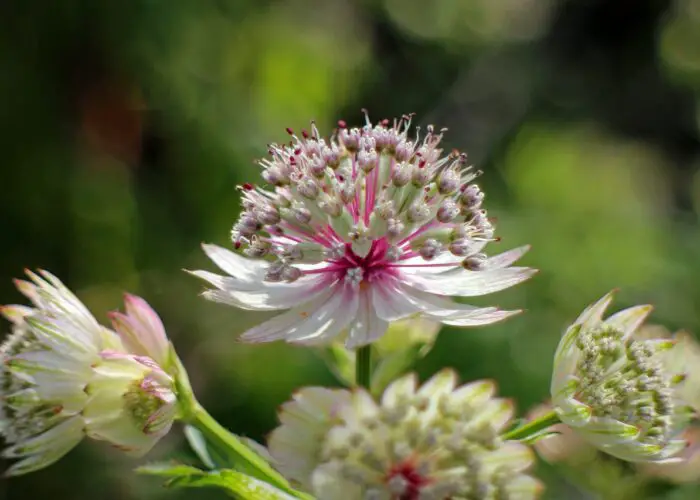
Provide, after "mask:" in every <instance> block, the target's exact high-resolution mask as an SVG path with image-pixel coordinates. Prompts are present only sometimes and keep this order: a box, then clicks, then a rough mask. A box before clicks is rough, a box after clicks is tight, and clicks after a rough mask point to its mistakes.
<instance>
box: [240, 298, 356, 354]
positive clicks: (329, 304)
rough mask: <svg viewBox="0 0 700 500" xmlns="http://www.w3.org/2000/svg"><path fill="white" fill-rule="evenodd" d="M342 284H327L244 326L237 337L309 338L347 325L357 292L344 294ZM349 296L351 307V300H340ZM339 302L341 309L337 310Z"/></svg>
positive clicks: (264, 339)
mask: <svg viewBox="0 0 700 500" xmlns="http://www.w3.org/2000/svg"><path fill="white" fill-rule="evenodd" d="M345 288H346V287H345V285H344V284H336V285H335V286H332V287H330V288H327V289H325V290H324V291H322V292H321V294H320V295H319V296H318V297H316V298H315V299H313V300H311V301H309V302H307V303H305V304H303V305H301V306H299V307H295V308H294V309H291V310H290V311H287V312H285V313H283V314H280V315H279V316H276V317H274V318H272V319H271V320H269V321H266V322H265V323H263V324H261V325H258V326H256V327H254V328H252V329H250V330H248V331H247V332H245V333H244V334H243V335H242V336H241V340H244V341H246V342H270V341H273V340H287V341H300V342H306V341H311V342H313V341H314V339H317V340H320V339H318V336H324V337H325V335H324V333H325V334H326V335H330V334H331V332H335V334H337V333H339V332H340V330H342V329H343V328H345V327H346V326H347V325H348V323H349V322H350V319H351V317H354V315H355V313H356V312H357V294H356V293H354V294H350V296H348V295H347V292H346V290H345ZM352 296H354V297H355V299H354V309H353V304H344V303H343V302H344V300H348V299H352ZM341 306H343V310H342V311H339V309H340V308H341ZM341 324H342V326H340V325H341ZM338 327H340V329H338ZM336 330H337V331H336ZM335 334H334V335H335Z"/></svg>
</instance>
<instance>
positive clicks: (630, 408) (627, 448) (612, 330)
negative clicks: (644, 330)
mask: <svg viewBox="0 0 700 500" xmlns="http://www.w3.org/2000/svg"><path fill="white" fill-rule="evenodd" d="M611 300H612V294H611V293H610V294H608V295H606V296H605V297H603V298H602V299H601V300H599V301H598V302H596V303H595V304H593V305H592V306H590V307H589V308H588V309H586V310H585V311H584V312H583V313H582V314H581V316H579V318H578V319H577V320H576V321H575V322H574V324H573V325H572V326H571V327H569V329H568V330H567V331H566V333H565V334H564V336H563V337H562V340H561V342H560V343H559V347H558V349H557V352H556V354H555V359H554V375H553V377H552V388H551V391H552V404H553V406H554V409H555V411H556V412H557V414H558V415H559V417H560V418H561V420H562V422H564V423H565V424H567V425H569V426H570V427H571V428H572V429H574V431H576V432H577V433H578V435H580V436H581V437H582V438H584V439H586V440H587V441H589V442H590V443H591V444H592V445H594V446H596V447H598V448H599V449H601V451H604V452H606V453H609V454H610V455H613V456H615V457H617V458H620V459H622V460H627V461H631V462H659V461H664V460H667V459H669V458H672V457H674V456H675V455H677V454H678V453H680V452H681V451H682V450H683V449H684V448H685V447H686V442H685V441H684V440H683V439H682V438H680V437H679V433H680V432H681V431H682V430H683V429H684V428H685V427H686V425H687V423H688V419H689V417H690V412H689V408H688V407H687V406H686V404H685V402H684V401H683V400H682V398H681V393H680V391H679V390H678V388H677V387H676V385H677V383H678V377H677V375H678V372H676V371H675V369H674V368H673V367H671V366H665V365H664V363H663V358H664V356H665V353H666V352H668V351H669V350H672V349H673V347H674V342H673V341H669V340H666V339H659V340H637V339H636V338H635V337H634V333H635V331H636V330H637V328H638V327H639V326H640V325H641V324H642V322H643V321H644V319H645V318H646V316H647V315H648V314H649V312H650V311H651V307H650V306H637V307H631V308H629V309H625V310H624V311H620V312H618V313H617V314H614V315H613V316H611V317H609V318H608V319H606V320H603V318H602V316H603V313H604V312H605V309H606V308H607V306H608V305H609V304H610V302H611Z"/></svg>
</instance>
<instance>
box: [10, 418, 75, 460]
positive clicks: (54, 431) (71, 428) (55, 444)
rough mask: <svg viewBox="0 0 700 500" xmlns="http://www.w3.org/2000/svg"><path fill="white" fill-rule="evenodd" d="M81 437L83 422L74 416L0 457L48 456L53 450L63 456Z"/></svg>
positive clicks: (20, 443) (12, 448) (22, 442)
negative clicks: (59, 451)
mask: <svg viewBox="0 0 700 500" xmlns="http://www.w3.org/2000/svg"><path fill="white" fill-rule="evenodd" d="M82 437H83V421H82V419H81V418H80V417H78V416H74V417H70V418H68V419H67V420H64V421H63V422H61V423H60V424H58V425H56V426H54V427H52V428H51V429H49V430H47V431H46V432H43V433H41V434H39V435H38V436H34V437H32V438H30V439H27V440H25V441H21V442H19V443H17V444H15V445H12V446H10V447H9V448H7V449H6V450H5V451H3V453H2V456H3V457H5V458H18V457H26V456H30V455H37V454H39V455H43V454H50V453H51V452H52V451H54V450H62V451H63V453H62V454H61V456H63V455H64V454H66V453H67V452H68V451H69V450H70V449H71V448H73V446H75V445H76V444H78V442H79V441H80V439H82ZM58 458H60V456H59V457H56V460H57V459H58ZM45 465H48V464H45ZM42 467H43V466H42Z"/></svg>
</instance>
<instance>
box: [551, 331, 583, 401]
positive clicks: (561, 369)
mask: <svg viewBox="0 0 700 500" xmlns="http://www.w3.org/2000/svg"><path fill="white" fill-rule="evenodd" d="M580 331H581V325H579V324H574V325H573V326H570V327H569V328H568V329H567V330H566V332H565V333H564V336H563V337H562V338H561V340H560V341H559V345H558V346H557V351H556V352H555V354H554V373H553V374H552V383H551V393H552V395H554V394H556V393H558V392H559V391H560V390H562V389H563V388H564V386H565V385H566V384H567V383H568V381H569V377H570V376H572V375H574V371H575V370H576V364H577V363H578V360H579V357H580V356H581V351H580V349H579V348H578V347H577V346H576V339H577V338H578V335H579V332H580Z"/></svg>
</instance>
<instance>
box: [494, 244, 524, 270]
mask: <svg viewBox="0 0 700 500" xmlns="http://www.w3.org/2000/svg"><path fill="white" fill-rule="evenodd" d="M529 250H530V245H524V246H522V247H518V248H514V249H512V250H508V251H507V252H503V253H500V254H498V255H494V256H493V257H489V258H488V259H486V262H485V263H484V268H485V269H503V268H506V267H508V266H510V265H511V264H513V263H514V262H516V261H517V260H519V259H520V257H522V256H523V255H525V254H526V253H527V252H528V251H529Z"/></svg>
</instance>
